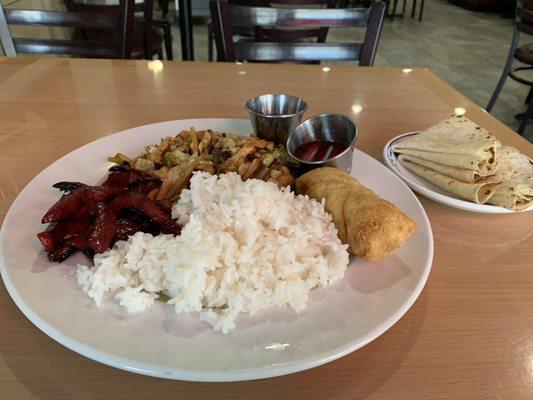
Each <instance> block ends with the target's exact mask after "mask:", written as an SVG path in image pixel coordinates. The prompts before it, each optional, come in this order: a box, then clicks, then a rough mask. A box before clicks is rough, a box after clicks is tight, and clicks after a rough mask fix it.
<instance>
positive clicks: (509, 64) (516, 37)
mask: <svg viewBox="0 0 533 400" xmlns="http://www.w3.org/2000/svg"><path fill="white" fill-rule="evenodd" d="M519 40H520V31H519V30H518V29H516V27H515V31H514V35H513V40H512V42H511V48H510V49H509V54H508V55H507V61H506V62H505V67H504V68H503V72H502V75H501V76H500V80H499V81H498V84H497V85H496V89H494V92H493V93H492V96H491V97H490V100H489V104H487V107H485V110H487V112H489V113H490V112H491V111H492V108H493V107H494V103H496V99H497V98H498V95H499V94H500V92H501V91H502V88H503V85H504V84H505V80H506V79H507V76H508V75H509V72H511V67H512V65H513V59H514V53H515V51H516V48H517V47H518V41H519Z"/></svg>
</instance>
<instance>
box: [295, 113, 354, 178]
mask: <svg viewBox="0 0 533 400" xmlns="http://www.w3.org/2000/svg"><path fill="white" fill-rule="evenodd" d="M358 133H359V130H358V128H357V125H356V124H355V122H354V121H353V120H352V119H351V118H350V117H348V116H347V115H344V114H319V115H316V116H314V117H311V118H309V119H307V120H305V121H304V122H302V123H301V124H300V125H298V126H297V127H296V129H294V131H292V132H291V133H290V134H289V137H288V139H287V152H288V153H289V155H290V156H291V157H292V158H294V159H295V160H296V161H298V162H299V163H300V164H302V166H303V167H304V168H305V169H313V168H317V167H322V166H330V167H335V168H339V169H342V170H343V171H346V172H348V173H349V172H350V171H351V169H352V159H353V152H354V148H355V141H356V140H357V136H358Z"/></svg>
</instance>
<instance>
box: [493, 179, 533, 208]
mask: <svg viewBox="0 0 533 400" xmlns="http://www.w3.org/2000/svg"><path fill="white" fill-rule="evenodd" d="M487 203H489V204H493V205H495V206H500V207H505V208H507V209H509V210H512V211H523V210H525V209H527V208H529V207H530V206H531V205H533V189H531V187H528V186H526V185H520V184H512V183H511V184H510V183H508V182H504V183H502V184H500V185H499V186H498V187H497V188H496V190H495V191H494V194H493V195H492V196H491V197H490V199H488V201H487Z"/></svg>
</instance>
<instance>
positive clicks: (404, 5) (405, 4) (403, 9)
mask: <svg viewBox="0 0 533 400" xmlns="http://www.w3.org/2000/svg"><path fill="white" fill-rule="evenodd" d="M406 8H407V0H403V4H402V17H403V16H404V15H405V9H406Z"/></svg>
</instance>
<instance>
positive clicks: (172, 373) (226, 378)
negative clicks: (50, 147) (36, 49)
mask: <svg viewBox="0 0 533 400" xmlns="http://www.w3.org/2000/svg"><path fill="white" fill-rule="evenodd" d="M199 120H201V121H213V122H214V121H221V120H224V121H239V122H240V123H242V122H243V121H247V122H249V121H248V120H245V119H239V118H187V119H180V120H168V121H160V122H156V123H151V124H145V125H140V126H136V127H131V128H128V129H124V130H121V131H118V132H113V133H110V134H108V135H105V136H103V137H100V138H98V139H96V140H93V141H91V142H89V143H86V144H84V145H82V146H80V147H78V148H76V149H73V150H72V151H70V152H68V153H66V154H64V155H63V156H61V157H60V158H59V159H57V160H55V161H54V162H52V163H50V164H49V165H47V166H46V167H44V168H43V169H42V170H41V171H40V172H39V173H38V174H37V175H35V176H34V177H33V178H32V179H31V180H30V181H29V182H28V183H27V184H26V185H25V186H24V188H23V189H22V190H21V191H20V192H19V194H18V195H17V197H16V198H15V200H14V201H13V203H12V204H11V205H10V207H9V209H8V211H7V212H6V214H5V217H4V221H3V222H2V226H1V228H0V275H1V277H2V280H3V282H4V285H5V287H6V289H7V291H8V293H9V295H10V296H11V298H12V300H13V301H14V303H15V304H16V305H17V307H18V308H19V310H20V311H21V312H22V313H23V314H24V316H25V317H26V318H28V319H29V320H30V322H32V324H33V325H34V326H36V327H37V328H38V329H39V330H40V331H42V332H43V333H44V334H45V335H47V336H48V337H50V338H51V339H53V340H54V341H56V342H58V343H59V344H61V345H63V346H64V347H66V348H68V349H69V350H72V351H74V352H75V353H78V354H80V355H82V356H84V357H87V358H89V359H91V360H94V361H96V362H98V363H101V364H104V365H107V366H111V367H114V368H118V369H121V370H124V371H128V372H133V373H137V374H141V375H146V376H152V377H158V378H165V379H174V380H183V381H195V382H235V381H248V380H256V379H265V378H272V377H277V376H282V375H288V374H292V373H296V372H301V371H305V370H307V369H311V368H314V367H318V366H320V365H324V364H326V363H329V362H331V361H334V360H337V359H339V358H341V357H344V356H346V355H347V354H349V353H351V352H353V351H356V350H358V349H360V348H362V347H364V346H366V345H367V344H369V343H370V342H372V341H374V340H376V339H377V338H378V337H380V336H381V335H382V334H383V333H385V332H386V331H388V330H389V329H390V328H391V327H392V326H394V325H395V324H396V322H398V321H399V320H400V319H401V318H402V317H403V316H404V315H405V313H407V311H408V310H409V309H410V308H411V307H412V306H413V304H414V303H415V302H416V300H417V299H418V297H419V296H420V293H421V292H422V290H423V289H424V287H425V285H426V283H427V280H428V278H429V274H430V272H431V268H432V264H433V258H434V238H433V231H432V228H431V224H430V221H429V218H428V216H427V213H426V211H425V209H424V207H423V205H422V204H421V203H420V200H419V199H418V198H417V196H416V195H415V194H414V193H413V192H412V190H411V189H410V188H409V186H408V185H407V184H406V183H405V182H404V181H403V180H402V179H400V178H399V177H398V176H397V175H396V174H394V173H393V171H391V170H389V169H388V168H385V170H386V171H388V172H386V173H390V174H392V175H391V176H394V179H399V182H400V183H401V184H402V185H404V186H405V188H406V189H407V193H408V194H409V196H410V198H411V200H413V201H414V202H415V204H416V205H417V207H418V208H419V209H420V211H421V216H422V219H423V222H424V223H425V226H426V227H427V233H428V241H429V248H428V254H429V257H428V259H427V261H426V263H425V265H424V269H423V273H422V275H421V276H420V278H419V280H418V283H417V286H416V288H415V290H413V291H412V292H411V293H410V295H409V297H408V298H407V300H405V301H404V303H403V304H402V306H401V307H400V308H399V309H398V310H397V311H396V312H395V313H393V314H392V315H391V316H390V317H389V318H388V319H387V320H385V321H383V322H381V323H380V324H379V325H378V326H377V327H376V328H374V329H373V330H372V331H370V332H368V333H367V334H366V335H365V336H363V337H362V338H359V339H357V340H353V341H350V342H348V343H347V344H345V345H344V346H340V347H337V348H335V349H333V350H330V351H328V352H325V353H322V354H320V355H315V356H312V357H309V358H306V359H303V360H298V361H294V362H287V363H284V364H281V365H268V366H262V367H259V368H252V369H250V368H248V369H244V370H231V371H229V372H228V371H226V370H210V371H205V370H193V369H183V368H172V369H168V368H164V367H163V366H161V365H157V364H151V363H143V362H138V361H135V360H131V359H129V358H125V357H121V356H117V355H113V354H110V353H106V352H103V351H100V350H97V349H95V348H93V347H91V346H89V345H85V344H84V343H82V342H79V341H77V340H74V339H71V338H69V337H68V336H66V335H64V334H63V333H62V332H61V331H60V330H58V329H56V328H54V327H53V326H51V325H50V324H49V323H48V322H46V321H45V320H43V319H42V318H40V317H39V316H38V315H36V314H35V313H33V311H32V309H31V307H30V306H28V304H26V302H25V301H24V299H23V298H22V297H21V296H20V294H19V293H18V291H17V289H16V288H15V286H14V285H13V283H12V282H11V279H10V278H9V274H8V271H7V267H6V265H5V262H4V256H3V253H2V248H3V246H1V244H2V243H3V242H4V237H5V233H4V232H5V226H6V221H9V220H10V219H11V218H12V214H13V212H14V211H13V210H14V209H15V206H16V204H17V203H18V201H19V200H20V196H21V195H22V193H24V192H25V191H27V190H28V188H29V187H30V185H31V184H32V183H33V182H34V181H35V180H36V179H37V178H38V177H39V176H40V175H41V174H43V173H44V172H45V171H46V170H47V169H48V168H50V167H51V166H53V165H55V164H56V163H59V162H61V161H62V160H63V159H64V158H66V157H68V156H69V155H71V153H73V152H75V151H78V150H81V149H83V148H85V147H87V146H89V145H91V144H93V143H95V142H98V141H104V140H106V139H107V138H108V137H110V136H113V135H117V134H124V133H125V132H128V131H134V130H138V129H141V128H146V127H150V126H154V125H158V124H166V123H173V122H180V123H185V121H199ZM356 151H357V152H360V153H362V154H363V155H364V156H367V157H369V158H372V159H373V160H374V161H375V162H377V163H379V164H381V163H380V162H379V161H378V160H376V159H375V158H373V157H371V156H370V155H368V154H366V153H364V152H362V151H361V150H359V149H356Z"/></svg>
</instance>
